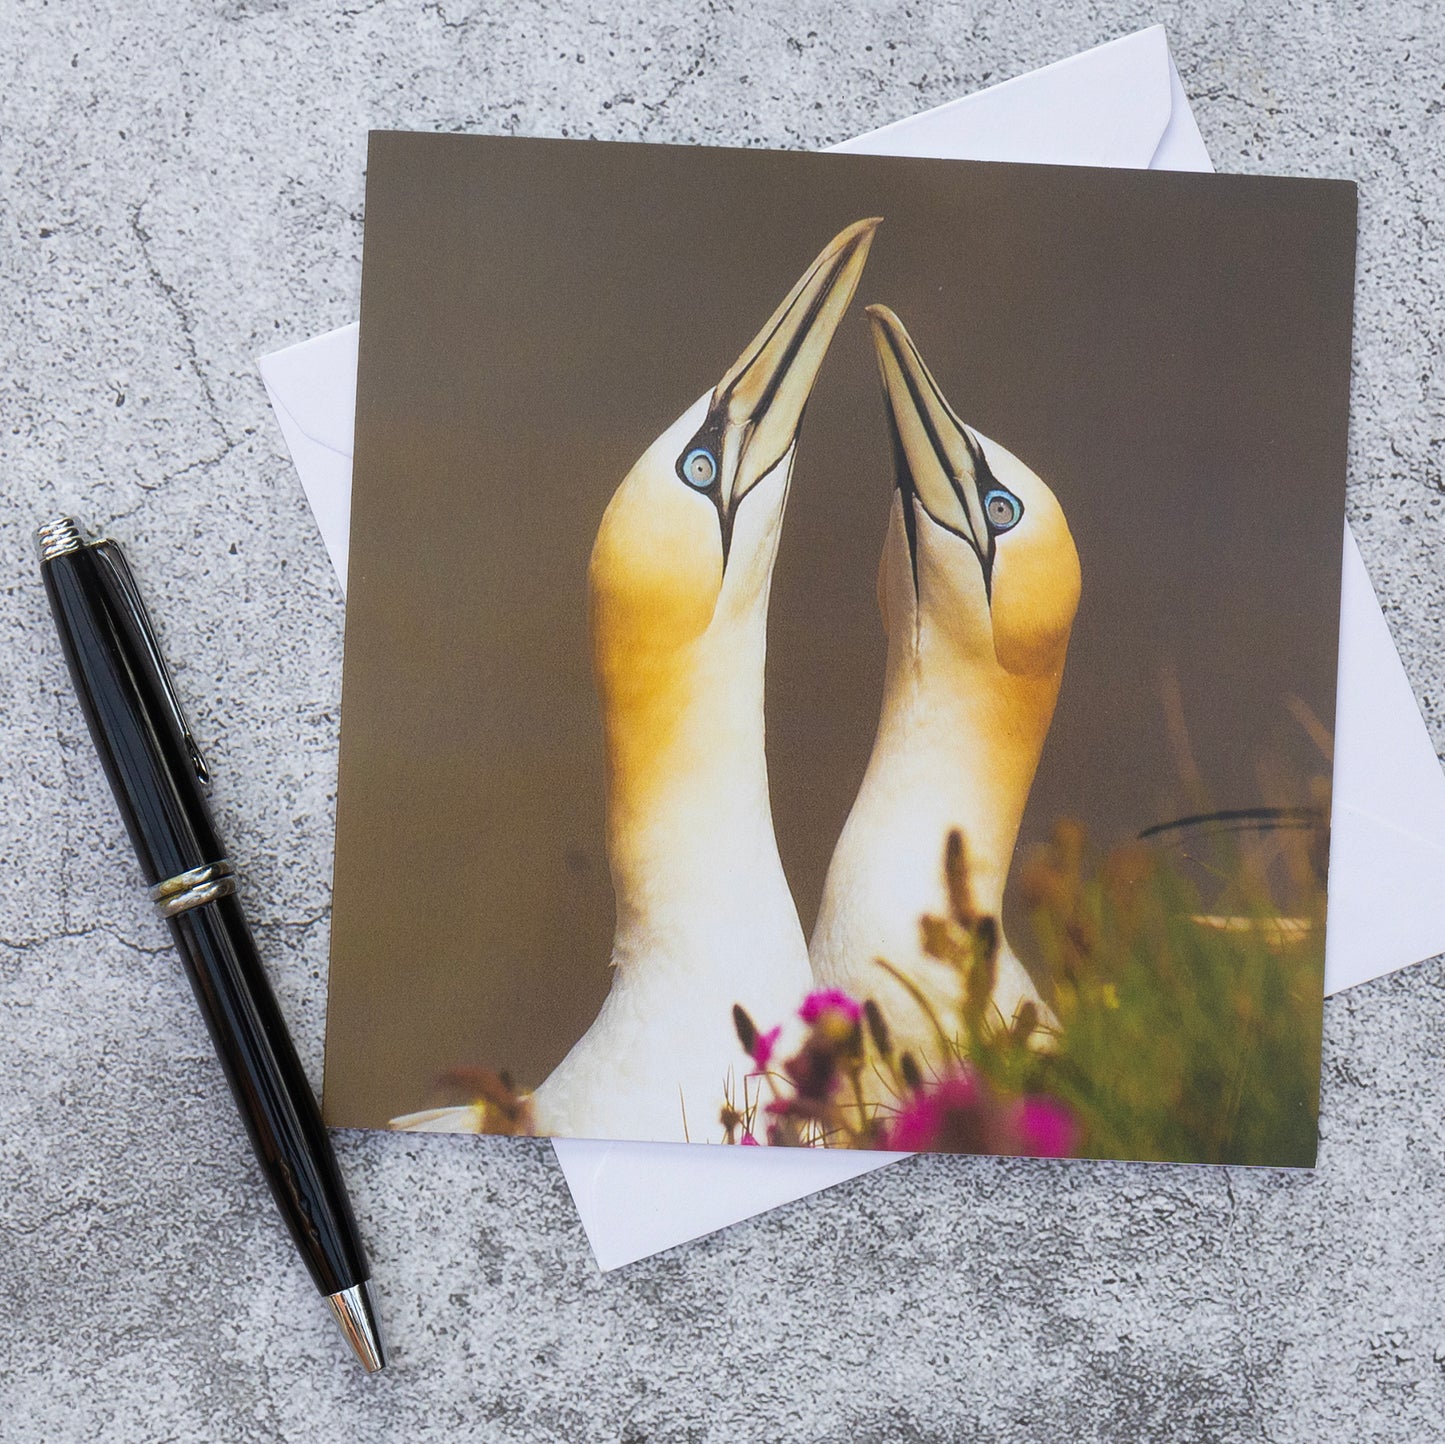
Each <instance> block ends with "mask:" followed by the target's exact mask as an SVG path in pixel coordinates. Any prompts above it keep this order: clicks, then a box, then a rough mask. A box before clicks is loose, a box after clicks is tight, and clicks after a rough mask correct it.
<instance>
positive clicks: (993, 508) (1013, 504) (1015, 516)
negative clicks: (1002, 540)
mask: <svg viewBox="0 0 1445 1444" xmlns="http://www.w3.org/2000/svg"><path fill="white" fill-rule="evenodd" d="M983 514H984V515H985V516H986V517H987V518H988V524H989V526H990V527H992V528H993V530H994V531H996V532H1000V531H1009V530H1011V529H1012V528H1013V527H1016V526H1017V525H1018V524H1019V518H1020V517H1021V516H1022V515H1023V514H1024V504H1023V502H1021V501H1020V500H1019V499H1018V497H1016V496H1015V495H1014V494H1013V492H1011V491H1005V490H1004V489H1003V488H1002V487H995V488H994V489H993V490H992V491H990V492H988V493H987V494H986V495H985V496H984V499H983Z"/></svg>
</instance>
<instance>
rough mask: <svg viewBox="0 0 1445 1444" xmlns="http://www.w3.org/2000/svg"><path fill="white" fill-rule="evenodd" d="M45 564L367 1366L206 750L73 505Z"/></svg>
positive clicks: (263, 1139)
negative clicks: (209, 801) (215, 815)
mask: <svg viewBox="0 0 1445 1444" xmlns="http://www.w3.org/2000/svg"><path fill="white" fill-rule="evenodd" d="M37 535H38V541H39V544H40V557H41V562H40V571H41V575H42V577H43V578H44V581H45V590H46V593H47V595H48V596H49V598H50V607H51V611H52V612H53V613H54V615H55V624H56V626H57V628H58V629H59V631H60V643H61V647H62V649H63V650H64V652H65V660H66V663H67V664H68V666H69V668H70V676H71V680H72V681H73V682H74V684H75V690H76V692H77V694H78V695H79V697H80V705H81V708H82V710H83V711H84V713H85V719H86V721H87V723H89V725H90V734H91V737H92V739H93V740H94V742H95V745H96V749H97V751H98V752H99V753H100V760H101V762H102V763H103V765H104V767H105V771H106V775H107V776H108V777H109V779H110V785H111V790H112V791H113V792H114V793H115V799H116V802H117V803H118V804H119V806H120V811H121V815H122V817H123V818H124V819H125V824H126V827H127V829H128V830H129V832H130V836H131V841H132V842H133V843H134V845H135V850H136V855H137V857H138V858H139V859H140V865H141V870H142V872H143V873H144V874H145V879H146V883H147V885H148V886H149V887H150V896H151V898H152V900H153V901H154V902H155V905H156V909H157V911H158V912H159V913H160V915H161V916H162V917H163V918H165V919H166V921H167V923H168V924H169V925H170V930H171V936H172V937H173V938H174V940H175V944H176V947H177V948H178V949H179V950H180V954H181V958H182V960H183V961H184V963H185V967H186V972H187V974H188V975H189V976H190V980H191V986H192V988H193V989H194V990H195V995H196V1001H197V1002H198V1003H199V1004H200V1006H201V1012H202V1013H203V1014H204V1015H205V1019H206V1026H207V1027H208V1028H209V1030H210V1034H211V1041H212V1042H213V1043H214V1044H215V1047H216V1052H217V1054H218V1055H219V1057H220V1060H221V1065H222V1067H223V1068H224V1069H225V1073H226V1078H227V1080H228V1081H229V1083H230V1085H231V1091H232V1093H233V1094H234V1095H235V1099H236V1103H237V1106H238V1107H239V1108H240V1110H241V1117H242V1118H243V1119H244V1121H245V1124H246V1130H247V1132H248V1133H249V1134H250V1136H251V1143H252V1145H253V1147H254V1148H255V1150H256V1156H257V1158H258V1159H259V1160H260V1162H261V1167H262V1169H263V1170H264V1172H265V1174H266V1180H267V1182H268V1183H269V1184H270V1185H271V1192H272V1193H273V1194H274V1195H275V1198H276V1203H277V1205H278V1206H279V1207H280V1209H281V1213H282V1216H283V1217H284V1218H285V1220H286V1223H287V1225H288V1227H289V1228H290V1230H291V1235H292V1237H293V1238H294V1239H295V1241H296V1247H297V1248H298V1249H299V1250H300V1251H301V1256H302V1258H303V1259H305V1261H306V1266H307V1268H309V1269H310V1271H311V1276H312V1278H313V1279H314V1280H315V1281H316V1287H317V1288H318V1289H319V1290H320V1291H321V1293H322V1294H323V1295H325V1297H326V1301H327V1303H329V1304H330V1306H331V1309H332V1312H333V1313H334V1314H335V1316H336V1319H337V1322H338V1323H339V1324H340V1325H341V1330H342V1332H343V1333H344V1334H345V1335H346V1338H347V1341H348V1342H349V1343H350V1344H351V1346H352V1348H353V1349H355V1351H356V1354H357V1357H358V1358H359V1359H360V1360H361V1362H362V1364H364V1365H365V1367H366V1368H367V1370H368V1371H373V1370H376V1369H380V1368H381V1367H382V1366H383V1365H384V1363H385V1359H384V1357H383V1354H382V1348H381V1338H380V1335H379V1333H378V1332H377V1327H376V1315H375V1311H374V1308H373V1305H372V1300H371V1293H370V1278H369V1276H370V1269H369V1267H368V1265H367V1262H366V1254H365V1253H364V1252H363V1250H362V1247H361V1241H360V1239H359V1238H358V1237H357V1232H356V1220H355V1219H354V1218H353V1217H352V1213H351V1205H350V1203H349V1202H348V1200H347V1197H346V1189H345V1187H344V1186H343V1184H342V1182H341V1174H340V1172H339V1171H338V1169H337V1166H336V1158H335V1155H334V1154H333V1153H332V1150H331V1140H330V1138H329V1137H328V1136H327V1133H326V1128H325V1125H324V1124H323V1123H322V1121H321V1114H320V1112H319V1110H318V1109H317V1107H316V1099H315V1096H314V1095H313V1094H312V1092H311V1086H310V1084H309V1083H308V1082H307V1080H306V1074H305V1072H304V1071H303V1069H302V1067H301V1063H300V1060H299V1059H298V1058H297V1056H296V1050H295V1048H294V1047H293V1046H292V1043H291V1038H290V1035H289V1034H288V1033H287V1031H286V1024H285V1022H284V1020H283V1019H282V1017H281V1011H280V1009H279V1008H278V1007H277V1005H276V999H275V997H274V996H273V995H272V992H271V988H270V985H269V984H268V983H267V981H266V974H265V972H264V971H263V969H262V967H261V960H260V958H259V957H258V956H257V953H256V945H255V943H254V942H253V941H252V938H251V930H250V928H248V927H247V925H246V919H245V916H244V914H243V913H242V912H241V905H240V901H239V900H238V899H237V897H236V876H235V872H234V870H233V869H232V866H231V863H230V861H229V859H228V858H227V857H226V856H225V851H224V849H223V848H222V847H221V844H220V842H219V840H218V839H217V837H216V832H215V827H214V825H213V823H212V821H211V815H210V810H209V809H208V808H207V806H206V801H205V791H206V786H207V784H208V783H209V781H210V776H209V774H208V772H207V770H206V764H205V760H204V759H203V758H202V756H201V753H200V749H199V748H198V747H197V746H196V742H195V738H194V737H193V736H192V734H191V729H190V726H189V724H188V723H187V721H186V718H185V713H184V712H183V711H182V709H181V705H180V700H179V698H178V697H177V695H176V690H175V687H174V685H173V683H172V681H171V676H170V671H169V669H168V668H167V666H166V664H165V659H164V658H163V657H162V656H161V652H160V648H159V646H158V645H157V642H156V636H155V631H154V629H153V628H152V626H151V624H150V618H149V616H148V615H147V613H146V610H145V606H144V604H143V603H142V601H141V598H140V594H139V592H138V591H137V589H136V585H135V579H134V578H133V577H132V575H131V572H130V568H129V566H128V565H127V563H126V560H125V554H124V553H123V552H122V551H121V549H120V548H119V547H118V546H117V545H116V544H115V542H113V541H109V540H99V541H93V540H91V539H89V538H88V537H87V536H86V535H85V533H84V532H83V531H82V530H81V528H80V526H79V525H78V524H77V523H76V521H75V519H74V518H73V517H62V518H60V519H59V520H57V521H53V522H50V523H49V524H47V525H46V526H43V527H41V528H40V530H39V532H38V534H37Z"/></svg>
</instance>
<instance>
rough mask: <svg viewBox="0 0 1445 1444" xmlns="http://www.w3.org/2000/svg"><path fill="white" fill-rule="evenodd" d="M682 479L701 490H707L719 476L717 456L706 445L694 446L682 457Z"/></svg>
mask: <svg viewBox="0 0 1445 1444" xmlns="http://www.w3.org/2000/svg"><path fill="white" fill-rule="evenodd" d="M681 471H682V479H683V480H684V481H685V482H686V483H687V484H688V485H689V486H695V487H696V488H697V489H698V490H699V491H706V490H707V489H708V487H710V486H711V485H712V484H713V478H714V477H716V476H717V458H716V457H714V456H713V454H712V452H710V451H709V450H708V449H707V447H705V446H694V447H693V449H692V450H691V451H689V452H688V454H687V455H686V456H684V457H683V459H682V467H681Z"/></svg>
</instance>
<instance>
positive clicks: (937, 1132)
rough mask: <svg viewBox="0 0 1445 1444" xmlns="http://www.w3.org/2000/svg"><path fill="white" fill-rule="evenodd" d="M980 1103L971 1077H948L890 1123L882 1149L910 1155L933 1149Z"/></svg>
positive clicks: (910, 1102)
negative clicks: (884, 1147) (891, 1124)
mask: <svg viewBox="0 0 1445 1444" xmlns="http://www.w3.org/2000/svg"><path fill="white" fill-rule="evenodd" d="M981 1101H982V1100H981V1098H980V1096H979V1087H978V1082H977V1080H976V1079H975V1078H974V1076H973V1074H972V1073H967V1072H960V1073H950V1074H949V1075H948V1076H947V1077H945V1078H943V1079H942V1080H940V1081H939V1082H938V1083H937V1084H936V1085H935V1086H933V1087H932V1088H927V1089H924V1090H923V1091H922V1092H920V1093H918V1094H916V1095H915V1096H914V1097H913V1098H912V1099H910V1100H909V1103H908V1106H907V1107H906V1108H904V1109H903V1110H902V1111H901V1112H900V1113H899V1114H898V1116H897V1117H896V1118H895V1119H894V1120H893V1126H892V1127H891V1128H890V1129H889V1130H888V1133H887V1137H886V1139H885V1146H886V1147H887V1148H890V1149H897V1150H898V1151H899V1152H910V1153H912V1152H917V1151H919V1150H922V1149H928V1148H935V1147H937V1146H938V1144H939V1142H940V1140H942V1139H943V1138H945V1136H946V1135H948V1134H950V1133H953V1132H955V1131H956V1130H957V1126H958V1124H959V1123H960V1122H961V1121H962V1120H963V1118H964V1117H966V1116H967V1115H970V1114H973V1113H975V1112H977V1111H978V1108H979V1105H980V1103H981Z"/></svg>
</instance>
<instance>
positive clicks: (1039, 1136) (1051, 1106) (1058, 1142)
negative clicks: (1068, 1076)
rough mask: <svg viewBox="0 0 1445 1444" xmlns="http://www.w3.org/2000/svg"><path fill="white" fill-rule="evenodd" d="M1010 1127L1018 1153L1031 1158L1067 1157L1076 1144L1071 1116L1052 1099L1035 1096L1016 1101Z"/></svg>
mask: <svg viewBox="0 0 1445 1444" xmlns="http://www.w3.org/2000/svg"><path fill="white" fill-rule="evenodd" d="M1014 1127H1015V1129H1016V1130H1017V1131H1018V1142H1019V1152H1020V1153H1029V1154H1032V1155H1033V1156H1034V1157H1035V1158H1067V1157H1068V1156H1069V1155H1070V1154H1071V1153H1073V1151H1074V1149H1075V1148H1077V1147H1078V1145H1079V1125H1078V1122H1077V1120H1076V1119H1075V1118H1074V1115H1073V1114H1072V1113H1070V1112H1069V1110H1068V1109H1067V1108H1065V1107H1064V1105H1063V1104H1062V1103H1060V1102H1058V1101H1057V1100H1056V1099H1053V1098H1046V1097H1043V1096H1042V1095H1039V1094H1033V1095H1031V1096H1029V1097H1027V1098H1021V1099H1020V1100H1019V1103H1018V1109H1017V1113H1016V1115H1015V1117H1014Z"/></svg>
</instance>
